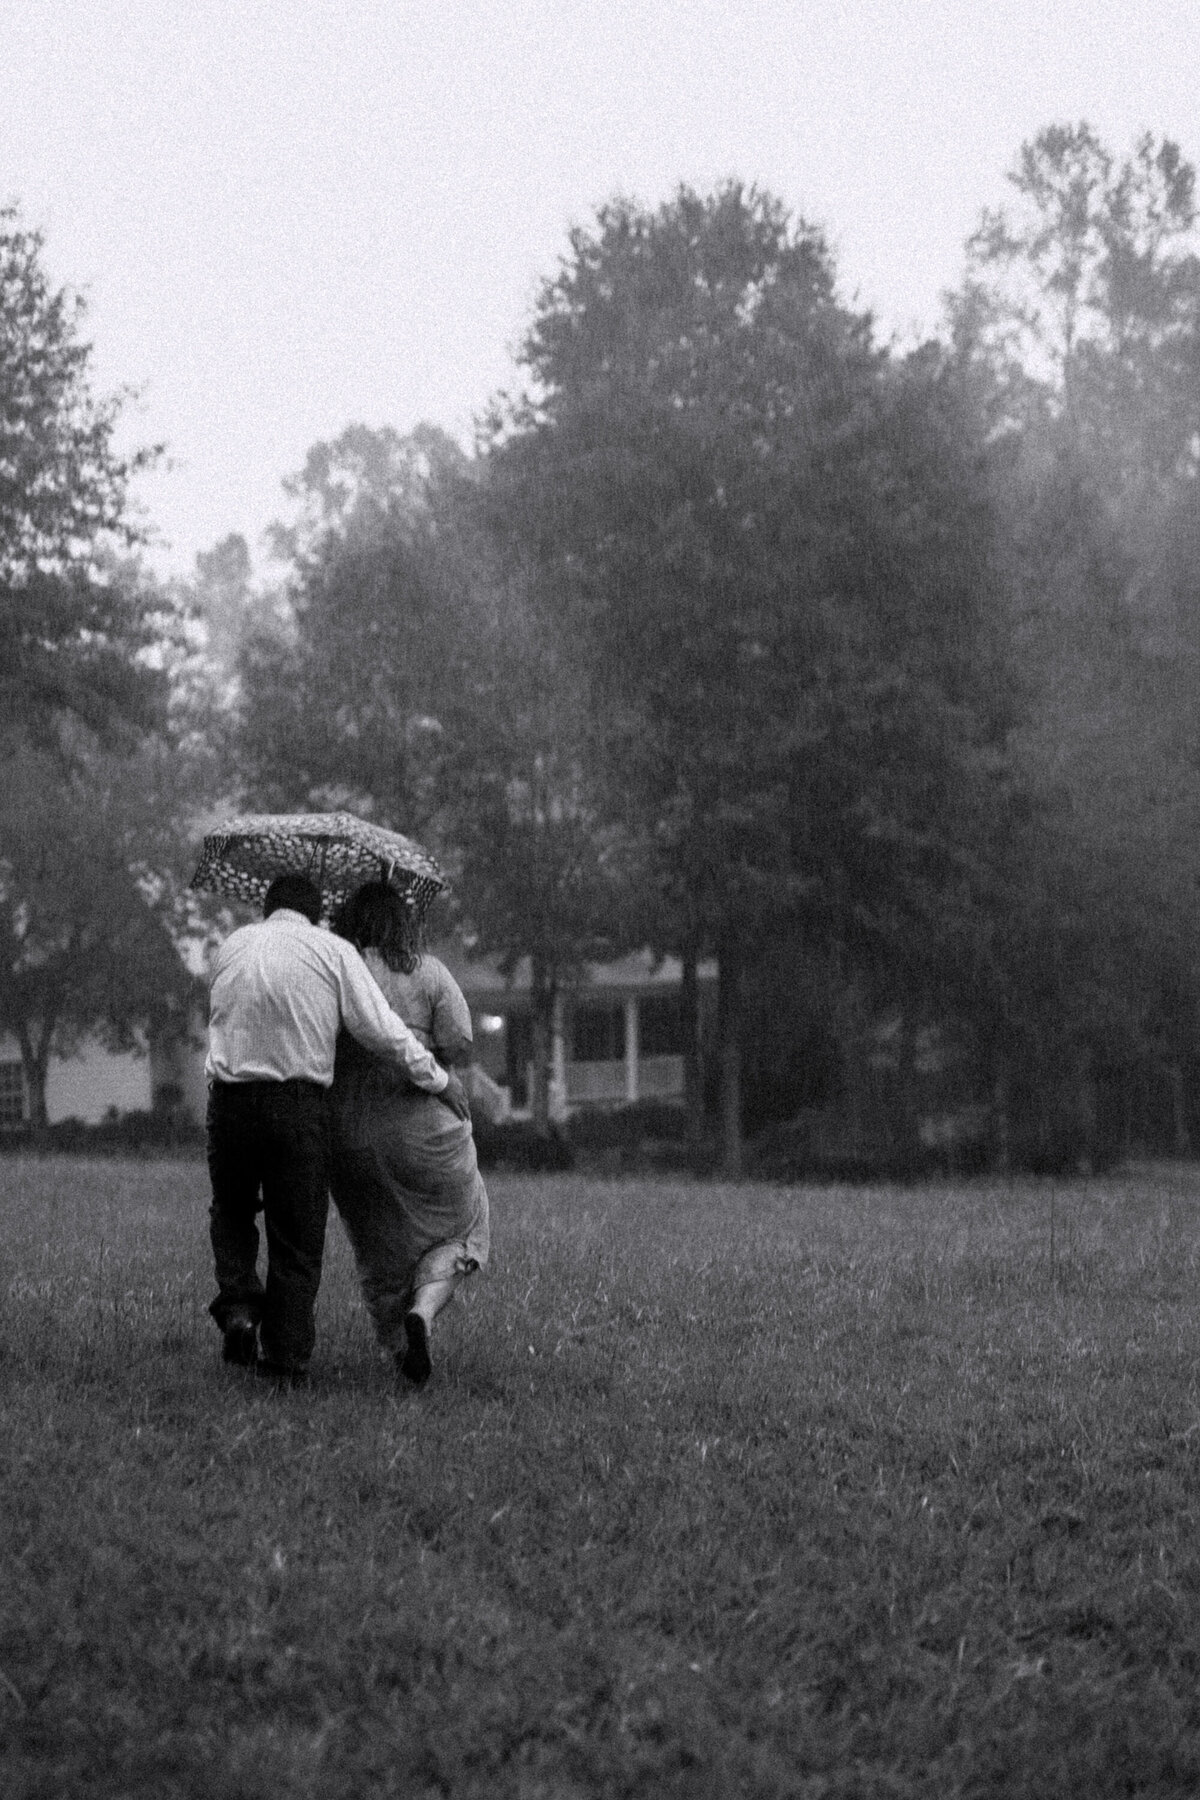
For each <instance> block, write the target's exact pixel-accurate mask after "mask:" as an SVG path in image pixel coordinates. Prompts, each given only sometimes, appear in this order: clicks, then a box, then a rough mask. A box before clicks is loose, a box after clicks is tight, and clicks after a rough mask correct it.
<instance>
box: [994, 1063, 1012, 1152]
mask: <svg viewBox="0 0 1200 1800" xmlns="http://www.w3.org/2000/svg"><path fill="white" fill-rule="evenodd" d="M992 1167H993V1169H994V1170H995V1171H996V1173H997V1175H1011V1174H1012V1082H1011V1079H1010V1076H1009V1069H1008V1058H1007V1057H1006V1056H1004V1055H1003V1053H1001V1052H999V1051H997V1052H995V1053H994V1055H993V1059H992Z"/></svg>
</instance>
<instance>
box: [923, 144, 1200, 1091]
mask: <svg viewBox="0 0 1200 1800" xmlns="http://www.w3.org/2000/svg"><path fill="white" fill-rule="evenodd" d="M1011 182H1012V186H1013V190H1014V201H1013V204H1012V206H1011V207H1010V208H1007V209H1002V210H1001V211H998V212H995V213H992V214H987V215H985V216H984V219H983V221H982V223H981V226H980V228H979V230H978V231H977V233H976V234H975V236H974V237H973V239H972V240H971V244H970V246H969V251H970V264H969V271H968V279H967V283H966V285H965V287H964V289H963V291H962V293H961V294H960V295H959V296H958V299H957V301H956V303H955V305H954V308H953V324H954V329H955V333H956V343H957V349H958V354H959V356H960V358H961V362H960V367H963V368H964V370H965V371H968V373H966V375H965V379H966V381H967V382H968V384H969V383H970V382H972V381H973V382H974V383H975V389H974V391H975V393H976V396H977V400H978V404H979V406H980V409H981V413H982V415H983V417H984V418H985V419H986V420H987V421H988V422H989V424H990V426H991V429H992V431H993V434H994V437H993V442H994V446H995V448H994V455H993V461H992V468H993V472H994V491H995V495H996V503H997V506H998V509H999V513H1000V517H1001V520H1002V524H1003V542H1004V544H1005V547H1006V556H1007V561H1008V567H1009V571H1010V592H1011V594H1012V597H1013V599H1012V605H1011V609H1010V611H1009V613H1008V615H1007V618H1006V629H1007V631H1008V634H1009V637H1010V641H1011V643H1012V646H1013V653H1014V657H1015V660H1016V663H1017V666H1018V667H1019V669H1020V671H1021V676H1022V683H1023V689H1024V693H1025V700H1026V703H1025V707H1024V710H1023V716H1022V717H1021V720H1020V724H1019V729H1018V730H1017V731H1016V733H1015V734H1014V737H1013V740H1012V744H1011V757H1012V767H1013V771H1014V776H1015V780H1016V783H1017V785H1018V787H1019V788H1021V789H1023V790H1024V791H1025V792H1026V793H1027V794H1029V795H1031V796H1033V799H1034V802H1035V811H1034V815H1033V816H1032V817H1031V818H1030V819H1027V820H1026V822H1025V823H1024V824H1018V826H1017V827H1016V829H1015V830H1014V831H1013V832H1012V833H1011V836H1010V845H1011V853H1010V856H1009V862H1008V867H1009V876H1008V886H1007V889H1006V893H1005V898H1004V904H1003V906H1002V907H1001V908H1000V909H999V915H998V921H997V929H996V935H995V939H994V946H993V949H994V954H993V964H994V968H995V970H996V981H995V984H994V990H993V991H994V992H996V991H998V992H999V993H1000V994H1001V999H1000V1002H999V1008H998V1014H994V1015H993V1021H992V1028H993V1035H994V1040H995V1042H997V1043H1001V1044H1003V1046H1004V1048H1005V1050H1006V1052H1007V1053H1008V1055H1009V1056H1010V1057H1011V1058H1012V1059H1015V1060H1021V1059H1025V1060H1028V1059H1029V1058H1030V1057H1034V1056H1039V1057H1041V1058H1042V1059H1044V1060H1045V1061H1046V1062H1048V1063H1049V1064H1050V1065H1053V1064H1054V1063H1055V1062H1058V1063H1059V1064H1060V1065H1061V1064H1062V1063H1064V1062H1067V1063H1070V1062H1075V1063H1078V1064H1081V1065H1085V1064H1086V1063H1088V1062H1089V1061H1090V1062H1092V1063H1095V1062H1097V1061H1104V1060H1117V1061H1122V1060H1124V1061H1133V1060H1136V1059H1137V1058H1138V1057H1142V1058H1146V1057H1154V1058H1157V1057H1166V1058H1167V1059H1168V1060H1177V1059H1178V1058H1179V1057H1180V1056H1181V1055H1182V1054H1183V1053H1184V1049H1185V1043H1186V1040H1187V1038H1188V1036H1190V1035H1192V1036H1194V1028H1192V1030H1191V1031H1188V1030H1185V1029H1181V1028H1182V1027H1183V1022H1184V1018H1185V1016H1186V1014H1187V1011H1188V1007H1187V1004H1186V1001H1185V1000H1184V999H1183V997H1184V996H1186V995H1187V994H1188V993H1193V994H1194V992H1195V972H1194V971H1195V963H1194V954H1193V952H1192V949H1191V942H1190V940H1191V936H1192V916H1193V912H1194V895H1195V888H1196V882H1197V879H1200V862H1198V861H1197V853H1196V845H1197V843H1200V836H1198V830H1197V828H1198V827H1200V777H1198V775H1197V768H1198V767H1200V764H1198V761H1197V742H1196V732H1195V719H1194V705H1193V695H1194V691H1195V682H1196V676H1197V672H1198V665H1197V661H1196V656H1197V649H1198V648H1200V646H1198V645H1197V643H1196V640H1195V634H1194V630H1193V625H1192V621H1191V617H1190V614H1191V610H1192V609H1191V604H1190V603H1191V597H1192V594H1193V591H1194V578H1193V576H1192V573H1191V570H1190V556H1189V551H1188V550H1187V549H1185V548H1184V546H1185V545H1188V544H1190V540H1191V523H1190V522H1191V520H1192V519H1193V518H1194V516H1195V505H1196V502H1195V495H1196V474H1197V466H1196V446H1197V443H1198V442H1200V438H1198V437H1197V432H1198V430H1200V381H1198V380H1197V369H1198V368H1200V363H1198V361H1197V349H1198V347H1200V335H1198V334H1200V259H1198V257H1197V254H1196V243H1195V232H1194V224H1195V204H1194V172H1193V170H1192V169H1191V167H1190V165H1188V164H1187V163H1186V162H1185V161H1184V160H1183V158H1182V157H1181V156H1180V153H1179V151H1178V148H1177V146H1175V145H1174V144H1172V143H1170V142H1169V141H1165V140H1164V141H1161V142H1158V141H1156V140H1154V139H1153V138H1152V137H1150V136H1144V137H1143V138H1141V139H1140V140H1139V142H1138V143H1137V145H1136V146H1135V148H1134V150H1133V152H1132V154H1131V155H1130V156H1128V157H1126V158H1124V159H1123V160H1120V161H1118V160H1117V159H1116V158H1115V157H1113V155H1112V154H1111V153H1110V152H1109V151H1108V149H1107V148H1106V147H1105V146H1104V145H1103V144H1102V143H1101V141H1100V140H1099V138H1098V137H1097V136H1096V134H1095V133H1094V132H1093V131H1092V130H1091V129H1090V128H1089V127H1088V126H1087V125H1086V124H1080V125H1077V126H1069V127H1068V126H1054V127H1050V128H1047V129H1046V130H1044V131H1042V132H1041V133H1039V134H1038V136H1037V137H1036V138H1035V139H1034V140H1032V142H1030V143H1028V144H1026V145H1025V146H1024V147H1023V148H1022V151H1021V154H1020V157H1019V159H1018V162H1017V165H1016V167H1015V169H1014V171H1013V173H1012V176H1011ZM1172 997H1173V998H1172ZM1180 1001H1183V1004H1179V1002H1180ZM987 1029H989V1028H988V1027H987V1025H986V1022H985V1031H986V1030H987Z"/></svg>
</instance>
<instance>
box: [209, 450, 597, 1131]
mask: <svg viewBox="0 0 1200 1800" xmlns="http://www.w3.org/2000/svg"><path fill="white" fill-rule="evenodd" d="M478 486H479V472H478V470H477V469H475V468H474V467H473V466H472V465H470V464H468V462H467V459H466V458H465V457H464V456H463V455H462V453H461V452H460V451H458V450H457V448H456V447H455V446H454V445H453V444H452V442H451V440H449V439H447V438H445V437H444V436H443V435H442V434H440V433H438V432H436V431H434V430H433V429H432V428H430V427H421V428H418V430H417V431H416V432H414V433H413V434H412V437H411V438H407V439H406V438H401V437H399V436H397V434H395V433H394V432H391V431H388V430H384V431H380V432H368V431H366V430H365V428H363V427H351V428H349V429H348V430H347V431H346V432H343V433H342V434H341V436H340V437H339V438H338V439H337V440H335V442H334V443H333V444H332V445H324V444H322V445H317V446H315V447H314V449H313V451H311V452H310V454H309V456H308V458H307V460H306V464H305V470H304V473H303V474H302V475H301V476H300V477H298V478H297V479H296V480H295V481H293V482H291V483H289V484H288V488H289V492H290V493H291V494H292V496H293V498H294V499H296V500H297V502H298V503H299V517H298V520H297V522H296V523H295V524H294V525H293V526H291V527H289V528H287V530H286V531H283V532H281V533H280V535H279V541H280V543H281V545H283V546H284V547H286V548H287V549H288V551H289V552H290V554H291V555H292V557H293V562H292V567H291V574H290V580H289V584H288V618H287V620H286V622H285V624H284V626H283V627H282V628H280V629H270V628H268V629H265V630H260V631H258V632H257V634H254V635H252V636H251V637H250V638H248V639H247V640H246V642H245V643H244V645H243V653H242V674H243V682H244V692H245V704H244V708H243V713H242V720H241V727H240V747H241V758H242V765H243V768H244V769H245V770H246V772H247V776H248V783H249V786H248V792H249V793H250V795H252V797H253V799H254V800H255V802H256V803H258V804H263V805H269V806H276V807H286V806H291V805H298V804H304V805H325V804H332V803H335V802H336V803H337V804H348V805H350V806H352V807H355V808H357V809H359V810H362V811H365V812H367V813H369V814H370V815H371V816H374V817H378V818H380V820H381V821H382V822H385V823H388V824H392V825H395V826H396V827H398V828H399V829H401V830H404V831H408V832H412V833H415V834H417V835H419V836H422V837H425V838H427V839H428V840H429V842H430V843H431V846H432V847H433V848H434V849H435V850H437V851H438V852H439V853H440V854H441V856H442V858H443V860H444V861H445V863H446V865H447V868H448V870H449V871H450V873H451V875H452V877H453V879H454V884H455V889H456V894H455V903H456V908H457V912H458V916H459V919H460V922H461V924H462V926H463V928H464V930H466V931H467V932H468V933H469V935H470V936H471V938H472V940H473V942H474V943H475V945H476V947H477V948H479V949H480V950H483V951H487V952H493V953H495V954H497V955H498V956H499V958H500V960H501V962H502V964H503V965H504V966H505V967H507V968H509V969H515V967H516V965H517V964H518V963H519V962H520V961H521V960H522V959H523V958H525V957H528V958H529V961H530V966H531V986H532V1000H533V1027H534V1058H533V1061H534V1081H533V1114H534V1119H535V1123H536V1125H537V1127H538V1128H539V1129H540V1130H541V1131H543V1132H546V1131H547V1130H548V1128H549V1070H550V1052H551V1032H552V1023H553V1018H554V1013H555V1005H556V1000H557V997H558V994H559V992H560V991H561V989H562V987H563V985H564V983H566V982H567V981H569V980H570V979H571V978H572V977H573V975H574V974H575V972H576V971H577V970H578V968H579V966H580V964H581V963H582V961H583V959H584V958H585V957H586V956H587V955H588V954H590V953H592V952H593V951H595V950H596V949H597V947H598V946H599V945H600V944H601V943H602V942H606V941H611V940H612V939H613V937H614V934H615V930H616V926H615V923H614V921H615V916H616V912H617V910H618V909H617V902H616V900H615V898H614V884H613V878H612V873H611V871H612V865H613V851H612V846H611V844H610V843H609V841H608V839H606V837H605V835H604V831H603V826H602V822H601V820H600V816H599V813H598V809H597V803H596V797H595V793H594V784H593V783H592V781H591V778H590V774H589V767H588V755H587V738H588V727H587V712H586V697H585V696H584V695H582V694H581V692H580V691H579V688H578V683H577V682H574V681H573V680H572V674H571V658H570V655H569V654H568V651H567V647H566V645H565V644H564V642H563V641H562V639H561V638H560V637H556V636H555V635H554V634H551V633H547V632H546V631H545V630H543V629H542V628H541V621H539V620H536V619H535V618H534V616H533V614H532V613H531V611H530V607H529V604H528V595H527V590H526V587H525V584H524V583H523V582H522V580H521V579H520V578H519V577H514V578H512V579H509V580H504V579H502V578H501V577H500V575H499V574H498V572H497V570H496V569H495V567H494V565H493V559H492V557H491V554H490V549H489V547H488V545H487V544H486V543H485V541H484V538H483V535H482V531H481V527H480V523H479V492H478Z"/></svg>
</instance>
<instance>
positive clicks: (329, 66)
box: [0, 0, 1200, 573]
mask: <svg viewBox="0 0 1200 1800" xmlns="http://www.w3.org/2000/svg"><path fill="white" fill-rule="evenodd" d="M1198 73H1200V0H1124V3H1123V4H1121V5H1117V4H1114V3H1113V0H422V3H421V4H419V5H418V4H414V3H413V0H0V94H2V96H3V104H2V106H0V198H8V199H14V200H16V201H18V202H19V203H20V205H21V208H22V211H23V214H24V217H25V219H26V221H27V222H28V223H30V224H33V225H36V226H38V227H40V228H41V229H42V230H43V231H44V233H45V236H46V260H47V264H48V267H49V269H50V272H51V275H52V276H53V278H54V279H55V280H56V281H57V282H59V283H65V284H69V285H72V286H75V287H78V288H80V289H82V290H83V291H84V292H85V294H86V295H87V297H88V302H89V314H88V321H87V333H88V336H89V337H90V338H91V340H92V342H93V343H94V346H95V372H96V384H97V386H98V387H99V388H101V389H102V390H108V389H111V388H114V387H116V386H119V385H122V384H125V383H130V384H133V385H135V386H137V387H138V388H139V389H141V390H142V396H141V399H140V401H139V402H138V405H137V406H136V408H134V409H132V410H131V412H130V415H129V422H128V426H127V430H126V436H127V437H128V438H129V439H130V440H131V441H132V440H134V439H136V440H137V441H143V442H145V441H157V440H165V441H166V443H167V445H168V448H169V452H170V457H171V461H170V463H169V465H168V466H167V467H165V468H164V469H163V470H161V471H160V472H158V473H156V474H155V475H153V476H150V477H147V478H146V479H145V481H144V482H143V483H142V485H141V488H140V490H139V491H140V496H141V499H142V502H143V505H144V507H145V509H146V511H147V513H148V514H149V517H150V520H151V522H152V523H153V524H154V525H155V527H156V528H157V530H158V533H159V536H160V539H161V549H160V553H159V555H158V556H157V557H156V558H155V560H156V561H157V562H158V563H159V566H160V567H164V568H170V569H174V570H177V571H179V572H181V573H183V572H187V571H188V570H189V569H190V568H191V565H192V559H193V558H194V556H195V553H196V551H197V550H201V549H206V548H208V547H210V546H211V545H212V544H213V543H214V542H216V540H217V539H218V538H220V537H223V536H224V535H225V534H226V533H227V532H229V531H241V532H243V533H244V534H245V535H246V537H247V539H248V540H249V542H250V544H251V548H252V550H253V551H254V552H255V554H256V556H259V555H261V533H262V531H263V529H264V528H265V526H266V525H267V524H268V522H269V521H270V520H271V519H272V518H274V517H277V516H279V515H280V514H281V513H282V512H283V511H284V510H285V508H286V502H285V498H284V496H283V494H282V491H281V487H280V483H281V482H282V480H283V478H284V477H285V476H286V475H288V474H289V473H291V472H293V471H294V470H296V469H298V468H299V467H300V465H301V463H302V462H303V459H304V455H305V452H306V450H307V449H308V447H309V445H310V444H312V443H313V442H315V441H316V440H317V439H318V438H329V437H333V436H335V435H336V434H337V433H338V432H339V431H340V430H341V429H342V428H343V426H345V425H347V424H349V423H351V422H352V421H362V422H364V423H366V424H368V425H383V424H388V425H392V426H395V427H396V428H397V429H398V430H400V431H407V430H409V429H411V427H412V426H413V425H414V424H416V423H417V422H418V421H419V420H421V419H429V420H432V421H434V422H436V423H438V424H441V425H443V426H445V427H446V428H447V429H448V430H451V431H453V432H455V433H456V435H458V436H459V437H460V438H462V439H463V441H464V442H469V440H470V433H471V424H472V419H473V417H474V416H475V415H476V414H477V413H479V412H480V411H481V410H482V408H483V407H484V405H485V404H486V401H487V399H488V397H489V395H490V394H491V393H492V392H493V391H494V390H495V389H496V388H498V387H503V386H506V385H511V383H512V381H513V364H512V360H511V350H512V347H513V345H514V344H515V343H516V341H517V340H518V338H519V337H520V335H521V333H522V330H523V327H524V324H525V322H526V321H527V319H528V316H529V313H530V309H531V306H532V303H533V300H534V297H535V295H536V292H537V289H538V285H539V283H540V282H541V280H542V279H544V278H545V277H547V276H549V275H551V274H552V273H553V272H554V270H555V267H556V265H557V261H558V259H559V257H560V256H561V255H562V253H563V251H564V250H565V247H566V231H567V227H568V225H569V224H571V223H579V222H586V221H587V220H588V219H589V218H590V217H591V216H592V214H593V212H594V210H595V208H596V206H597V205H599V204H600V203H601V202H602V201H604V200H605V199H607V198H609V197H610V196H611V195H612V194H614V193H616V192H621V193H626V194H630V195H632V196H634V197H635V198H636V199H638V200H640V201H643V202H645V203H646V204H648V205H657V204H658V203H659V202H660V201H662V200H663V199H665V198H667V197H668V196H669V194H670V193H671V192H672V190H673V189H674V188H675V187H676V186H677V185H678V183H679V182H680V181H688V182H690V183H692V184H693V185H695V186H698V187H701V188H706V187H709V186H711V185H712V184H714V183H715V182H717V181H719V180H721V179H722V178H724V177H726V176H730V175H737V176H740V177H741V178H742V179H744V180H746V181H753V182H757V183H759V184H760V185H761V186H764V187H766V188H768V189H769V190H770V191H771V192H773V193H774V194H776V195H778V196H779V198H781V199H782V200H783V201H784V202H785V203H786V204H787V205H788V207H789V208H790V209H791V210H792V211H793V212H794V213H796V214H798V215H800V216H801V217H803V218H805V219H807V220H808V221H810V222H811V223H814V224H819V225H821V226H823V227H824V228H825V230H826V232H827V234H828V236H829V238H830V241H831V243H832V245H833V247H834V249H835V252H836V255H837V262H838V268H839V271H840V275H841V285H842V292H843V297H844V298H846V299H848V300H852V301H855V302H856V303H857V304H858V305H860V306H862V307H864V308H870V309H871V310H873V311H874V312H875V314H876V316H877V318H878V320H879V324H880V327H881V330H882V332H883V334H884V335H885V336H888V335H891V334H892V333H899V334H901V335H902V336H908V335H910V334H911V332H912V330H913V329H914V328H915V327H921V326H923V327H925V328H927V329H932V328H933V327H934V326H935V325H936V324H937V322H938V318H939V314H940V295H941V294H942V292H943V291H944V290H945V289H946V288H948V287H951V286H953V285H955V284H956V282H957V281H958V279H959V278H960V275H961V272H962V245H963V241H964V239H965V238H966V236H967V235H968V233H969V232H970V230H971V229H972V227H973V226H974V224H975V222H976V219H977V217H978V214H979V211H980V209H981V207H983V206H984V205H986V204H994V203H995V202H997V201H998V200H1000V199H1002V198H1003V191H1004V181H1003V177H1004V174H1005V171H1006V170H1007V169H1008V168H1009V167H1010V166H1011V165H1012V163H1013V161H1014V158H1015V156H1016V153H1017V150H1018V148H1019V146H1020V144H1021V142H1022V141H1023V140H1024V139H1027V138H1029V137H1032V136H1033V135H1034V133H1035V132H1037V131H1038V130H1039V129H1040V128H1041V127H1042V126H1043V125H1047V124H1051V123H1059V122H1062V123H1067V122H1075V121H1077V120H1079V119H1080V118H1086V119H1087V120H1088V121H1089V122H1090V123H1091V124H1092V125H1093V126H1094V127H1095V128H1096V129H1097V130H1098V131H1099V132H1100V134H1101V136H1102V137H1103V138H1104V139H1105V140H1106V142H1107V143H1108V144H1109V146H1110V147H1111V148H1112V149H1113V150H1114V151H1115V152H1118V153H1124V152H1125V151H1127V150H1128V149H1129V148H1130V147H1131V145H1132V143H1133V141H1134V139H1135V137H1136V136H1137V135H1138V134H1139V133H1140V132H1141V131H1143V130H1150V131H1153V132H1154V133H1155V134H1156V135H1166V136H1169V137H1174V138H1175V139H1176V140H1177V141H1178V142H1179V143H1180V145H1181V147H1182V149H1183V152H1184V154H1185V156H1187V157H1188V158H1189V159H1190V160H1197V159H1200V103H1198V101H1197V76H1198Z"/></svg>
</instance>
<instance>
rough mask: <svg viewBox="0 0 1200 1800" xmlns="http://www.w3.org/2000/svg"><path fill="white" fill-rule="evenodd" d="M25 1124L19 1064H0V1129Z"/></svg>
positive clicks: (22, 1079) (23, 1087) (22, 1081)
mask: <svg viewBox="0 0 1200 1800" xmlns="http://www.w3.org/2000/svg"><path fill="white" fill-rule="evenodd" d="M24 1123H25V1077H24V1076H23V1074H22V1073H21V1065H20V1063H19V1062H0V1129H3V1128H5V1127H7V1128H9V1129H11V1128H12V1127H13V1126H14V1125H23V1124H24Z"/></svg>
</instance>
